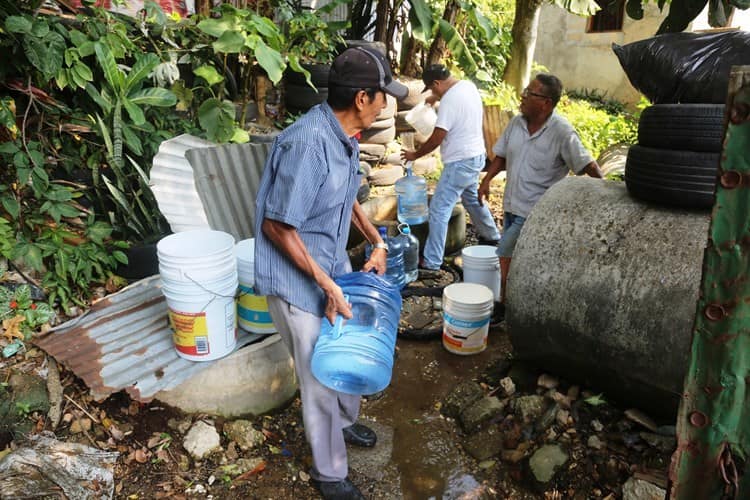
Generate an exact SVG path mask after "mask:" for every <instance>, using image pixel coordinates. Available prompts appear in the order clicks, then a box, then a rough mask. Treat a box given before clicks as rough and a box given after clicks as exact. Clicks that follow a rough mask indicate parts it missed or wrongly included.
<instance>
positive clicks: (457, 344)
mask: <svg viewBox="0 0 750 500" xmlns="http://www.w3.org/2000/svg"><path fill="white" fill-rule="evenodd" d="M492 307H493V297H492V290H490V289H489V288H488V287H486V286H485V285H480V284H478V283H454V284H452V285H448V286H447V287H445V288H444V289H443V347H445V348H446V349H447V350H448V351H449V352H452V353H454V354H476V353H479V352H482V351H484V349H485V348H486V347H487V332H488V331H489V326H490V315H491V314H492Z"/></svg>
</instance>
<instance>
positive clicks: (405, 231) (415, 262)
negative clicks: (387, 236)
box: [398, 224, 419, 283]
mask: <svg viewBox="0 0 750 500" xmlns="http://www.w3.org/2000/svg"><path fill="white" fill-rule="evenodd" d="M398 228H399V230H400V231H401V234H400V235H399V238H400V239H401V240H402V241H403V245H402V246H403V248H404V277H405V279H406V282H407V283H411V282H412V281H415V280H416V279H417V276H418V275H419V240H418V239H417V237H416V236H414V235H413V234H412V233H411V228H410V227H409V225H408V224H400V225H399V226H398Z"/></svg>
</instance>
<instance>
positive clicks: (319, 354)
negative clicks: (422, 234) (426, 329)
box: [311, 272, 401, 395]
mask: <svg viewBox="0 0 750 500" xmlns="http://www.w3.org/2000/svg"><path fill="white" fill-rule="evenodd" d="M336 283H337V284H338V285H339V286H340V287H341V289H342V290H343V292H344V295H345V296H346V298H347V300H348V301H349V303H350V304H351V306H352V315H353V317H352V318H351V319H344V318H343V317H342V316H340V315H339V316H337V318H336V321H335V322H334V323H333V324H331V323H330V322H329V321H328V320H327V319H326V318H323V321H322V323H321V326H320V336H319V337H318V340H317V342H316V344H315V350H314V351H313V356H312V363H311V368H312V372H313V375H314V376H315V378H317V379H318V381H319V382H320V383H321V384H323V385H325V386H326V387H329V388H331V389H334V390H336V391H339V392H344V393H347V394H364V395H367V394H374V393H376V392H379V391H382V390H383V389H385V388H386V387H387V386H388V384H389V383H390V381H391V375H392V371H393V353H394V350H395V347H396V333H397V331H398V321H399V317H400V315H401V294H400V293H399V291H398V289H397V288H396V287H394V286H393V285H392V284H391V283H389V282H388V281H386V280H384V279H383V278H382V277H380V276H377V275H375V274H373V273H362V272H354V273H349V274H345V275H343V276H340V277H338V278H336Z"/></svg>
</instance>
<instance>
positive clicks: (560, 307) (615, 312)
mask: <svg viewBox="0 0 750 500" xmlns="http://www.w3.org/2000/svg"><path fill="white" fill-rule="evenodd" d="M708 225H709V214H708V213H705V212H695V211H688V210H683V209H679V208H664V207H657V206H653V205H649V204H646V203H644V202H641V201H638V200H636V199H633V198H631V197H630V196H629V195H628V193H627V190H626V189H625V184H624V183H622V182H614V181H601V180H598V179H591V178H573V177H570V178H566V179H563V180H562V181H561V182H559V183H557V184H556V185H555V186H553V187H552V188H550V190H549V191H548V192H547V193H546V194H545V195H544V196H543V197H542V198H541V199H540V201H539V202H538V203H537V205H536V206H535V207H534V209H533V210H532V212H531V214H530V216H529V218H528V219H527V221H526V223H525V225H524V228H523V231H522V233H521V236H520V238H519V240H518V244H517V246H516V249H515V251H514V254H513V260H512V262H511V267H510V272H509V274H508V282H507V287H508V290H507V301H508V307H507V324H508V328H509V331H510V336H511V341H512V343H513V348H514V352H515V354H516V356H517V357H518V358H519V359H526V360H530V361H532V362H533V363H534V364H535V365H537V366H539V367H540V368H543V369H546V370H550V371H553V372H556V373H559V374H561V375H563V376H566V377H568V378H570V379H571V380H574V381H578V382H581V383H585V384H589V386H590V387H592V388H595V389H597V390H601V391H604V392H605V396H609V397H611V398H613V399H619V400H620V401H623V402H625V403H626V404H630V405H632V406H637V407H639V408H643V409H645V410H649V411H651V412H652V413H653V414H659V415H662V416H665V417H666V416H671V415H673V414H674V412H675V411H676V409H677V405H678V402H679V396H680V394H681V392H682V386H683V378H684V375H685V372H686V370H687V363H688V353H689V349H690V343H691V335H692V327H693V320H694V317H695V307H696V302H697V300H698V293H699V288H700V280H701V268H702V263H703V250H704V248H705V246H706V241H707V238H708Z"/></svg>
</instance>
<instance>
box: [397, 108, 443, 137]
mask: <svg viewBox="0 0 750 500" xmlns="http://www.w3.org/2000/svg"><path fill="white" fill-rule="evenodd" d="M404 118H405V119H406V123H408V124H409V125H411V126H412V127H414V130H416V131H417V132H419V133H420V134H422V135H424V136H426V137H429V136H430V135H432V131H433V130H434V129H435V123H436V122H437V113H435V110H434V109H432V106H429V105H427V104H425V102H424V101H422V102H420V103H419V104H417V105H416V106H414V107H413V108H411V109H410V110H409V112H408V113H406V116H405V117H404Z"/></svg>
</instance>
